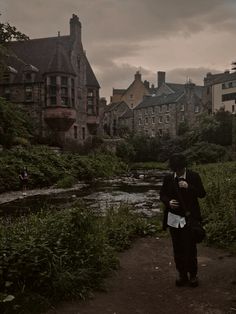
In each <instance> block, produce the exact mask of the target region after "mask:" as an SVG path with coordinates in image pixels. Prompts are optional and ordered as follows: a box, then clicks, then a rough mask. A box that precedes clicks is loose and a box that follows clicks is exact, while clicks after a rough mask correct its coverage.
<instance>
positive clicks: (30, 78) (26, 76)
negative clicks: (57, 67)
mask: <svg viewBox="0 0 236 314" xmlns="http://www.w3.org/2000/svg"><path fill="white" fill-rule="evenodd" d="M25 82H27V83H31V82H32V73H29V72H27V73H25Z"/></svg>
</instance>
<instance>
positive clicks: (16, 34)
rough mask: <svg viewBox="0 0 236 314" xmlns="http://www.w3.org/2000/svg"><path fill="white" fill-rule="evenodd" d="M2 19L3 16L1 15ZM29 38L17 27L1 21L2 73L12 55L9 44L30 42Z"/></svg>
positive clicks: (0, 60) (0, 49)
mask: <svg viewBox="0 0 236 314" xmlns="http://www.w3.org/2000/svg"><path fill="white" fill-rule="evenodd" d="M0 17H1V14H0ZM28 39H29V37H28V36H26V35H25V34H23V33H21V32H20V31H18V30H17V28H16V27H15V26H12V25H10V24H9V23H3V22H1V21H0V72H1V73H2V72H3V70H4V68H5V60H6V57H8V56H9V55H12V52H11V51H10V50H9V48H8V47H7V43H8V42H10V41H13V40H20V41H24V40H28Z"/></svg>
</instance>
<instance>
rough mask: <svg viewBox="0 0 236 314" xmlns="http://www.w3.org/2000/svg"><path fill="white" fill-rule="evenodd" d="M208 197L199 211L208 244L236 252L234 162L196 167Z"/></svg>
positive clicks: (235, 165) (235, 174)
mask: <svg viewBox="0 0 236 314" xmlns="http://www.w3.org/2000/svg"><path fill="white" fill-rule="evenodd" d="M196 170H197V171H198V172H199V173H200V174H201V177H202V180H203V183H204V186H205V189H206V192H207V195H206V197H205V198H204V199H202V200H201V208H202V213H203V218H204V222H205V226H206V229H207V235H208V236H207V242H208V243H209V244H214V245H217V246H219V247H228V248H231V249H232V250H234V251H235V252H236V162H227V163H218V164H209V165H205V166H198V167H196Z"/></svg>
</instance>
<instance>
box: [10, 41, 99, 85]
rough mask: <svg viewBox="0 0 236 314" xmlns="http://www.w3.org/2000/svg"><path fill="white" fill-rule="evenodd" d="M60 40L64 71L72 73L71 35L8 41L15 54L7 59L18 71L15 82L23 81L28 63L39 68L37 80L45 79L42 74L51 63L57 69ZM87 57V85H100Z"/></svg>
mask: <svg viewBox="0 0 236 314" xmlns="http://www.w3.org/2000/svg"><path fill="white" fill-rule="evenodd" d="M58 40H59V42H60V58H61V60H63V68H64V73H72V72H71V71H73V72H74V70H73V67H72V65H71V61H70V52H71V49H72V42H71V37H70V36H60V37H49V38H38V39H31V40H26V41H23V42H22V41H14V42H11V43H8V47H9V48H10V50H11V51H12V52H13V54H14V56H11V57H9V58H8V60H7V64H8V65H10V66H12V67H13V68H14V69H16V70H17V71H18V74H17V75H16V77H15V81H14V82H15V83H20V82H22V71H23V68H24V66H25V65H26V64H31V65H33V66H34V67H36V68H37V69H39V72H37V74H36V78H35V80H36V81H42V80H43V77H42V75H43V74H44V73H46V72H47V71H48V67H49V66H50V64H51V66H52V67H54V68H55V69H57V68H58V66H59V64H60V62H61V61H60V62H59V61H56V59H55V52H56V47H57V43H58ZM85 58H86V63H87V65H89V66H87V67H86V68H87V85H92V86H97V87H99V84H98V82H97V80H96V78H95V75H94V73H93V71H92V69H91V66H90V64H89V62H88V60H87V57H86V56H85ZM53 59H54V60H53ZM57 62H58V63H57ZM61 70H62V69H61ZM60 72H61V71H60ZM62 73H63V72H62Z"/></svg>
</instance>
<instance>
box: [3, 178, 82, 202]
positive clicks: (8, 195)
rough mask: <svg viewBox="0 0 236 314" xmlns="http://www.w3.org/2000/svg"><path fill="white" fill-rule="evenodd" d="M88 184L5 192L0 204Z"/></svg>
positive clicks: (71, 189) (75, 189)
mask: <svg viewBox="0 0 236 314" xmlns="http://www.w3.org/2000/svg"><path fill="white" fill-rule="evenodd" d="M86 186H87V184H85V183H77V184H75V185H74V186H73V187H72V188H66V189H62V188H60V189H59V188H55V187H50V188H44V189H32V190H28V191H26V195H23V193H22V191H11V192H5V193H1V194H0V204H5V203H9V202H13V201H16V200H20V199H23V198H27V197H31V196H37V195H53V194H59V193H64V192H69V191H71V192H72V191H79V190H81V189H82V188H84V187H86Z"/></svg>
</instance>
